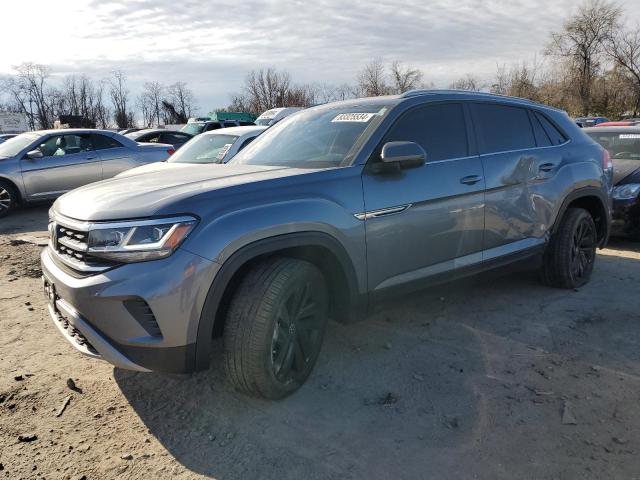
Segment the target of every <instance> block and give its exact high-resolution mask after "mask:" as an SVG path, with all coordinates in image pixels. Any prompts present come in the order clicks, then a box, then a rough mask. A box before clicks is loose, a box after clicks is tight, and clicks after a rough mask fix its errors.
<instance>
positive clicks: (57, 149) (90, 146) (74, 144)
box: [0, 129, 175, 217]
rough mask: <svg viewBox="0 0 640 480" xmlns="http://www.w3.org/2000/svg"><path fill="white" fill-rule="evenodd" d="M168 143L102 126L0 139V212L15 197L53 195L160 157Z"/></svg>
mask: <svg viewBox="0 0 640 480" xmlns="http://www.w3.org/2000/svg"><path fill="white" fill-rule="evenodd" d="M174 151H175V150H174V148H173V146H171V145H166V144H158V143H157V144H139V143H137V142H135V141H133V140H131V139H129V138H127V137H125V136H123V135H119V134H117V133H115V132H110V131H107V130H93V129H67V130H41V131H38V132H28V133H23V134H21V135H18V136H17V137H14V138H11V139H9V140H7V141H6V142H4V143H2V144H0V217H3V216H5V215H7V214H8V213H9V212H10V211H11V210H12V209H13V208H15V206H16V205H17V204H18V203H20V202H33V201H39V200H47V199H52V198H55V197H58V196H60V195H62V194H63V193H65V192H68V191H69V190H73V189H74V188H77V187H80V186H82V185H86V184H87V183H91V182H97V181H99V180H103V179H106V178H111V177H113V176H114V175H116V174H118V173H120V172H122V171H124V170H128V169H130V168H133V167H137V166H139V165H143V164H146V163H152V162H159V161H162V160H166V159H167V158H168V157H169V156H170V155H171V154H172V153H173V152H174Z"/></svg>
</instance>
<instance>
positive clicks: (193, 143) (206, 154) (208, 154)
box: [167, 133, 238, 163]
mask: <svg viewBox="0 0 640 480" xmlns="http://www.w3.org/2000/svg"><path fill="white" fill-rule="evenodd" d="M237 139H238V136H237V135H221V134H216V133H212V134H208V133H205V134H204V135H199V136H197V137H195V138H194V139H192V140H189V141H188V142H187V143H185V144H184V145H183V146H182V148H180V150H178V151H177V152H176V153H174V154H173V155H171V156H170V157H169V159H168V160H167V162H168V163H221V162H222V160H223V159H224V155H225V154H226V153H227V151H228V150H229V149H230V148H231V145H233V143H234V142H235V141H236V140H237Z"/></svg>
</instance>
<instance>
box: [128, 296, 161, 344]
mask: <svg viewBox="0 0 640 480" xmlns="http://www.w3.org/2000/svg"><path fill="white" fill-rule="evenodd" d="M122 303H123V304H124V307H125V308H126V309H127V311H128V312H129V313H130V314H131V316H132V317H133V318H135V319H136V321H137V322H138V323H139V324H140V325H141V326H142V328H144V329H145V330H146V331H147V333H148V334H149V335H151V336H154V337H161V336H162V332H161V331H160V327H159V326H158V322H157V321H156V317H155V315H154V314H153V312H152V311H151V307H150V306H149V304H148V303H147V302H145V301H144V300H143V299H141V298H135V299H132V300H125V301H124V302H122Z"/></svg>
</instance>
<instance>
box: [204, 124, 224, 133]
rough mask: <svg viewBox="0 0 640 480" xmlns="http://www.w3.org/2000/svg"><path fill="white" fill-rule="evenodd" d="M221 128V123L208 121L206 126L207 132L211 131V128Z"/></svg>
mask: <svg viewBox="0 0 640 480" xmlns="http://www.w3.org/2000/svg"><path fill="white" fill-rule="evenodd" d="M219 128H220V124H219V123H208V124H207V125H206V127H205V128H204V131H205V132H209V131H211V130H217V129H219Z"/></svg>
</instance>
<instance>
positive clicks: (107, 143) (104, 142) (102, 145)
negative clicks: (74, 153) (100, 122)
mask: <svg viewBox="0 0 640 480" xmlns="http://www.w3.org/2000/svg"><path fill="white" fill-rule="evenodd" d="M91 141H92V142H93V148H95V149H96V150H106V149H108V148H120V147H122V144H121V143H120V142H119V141H117V140H116V139H115V138H112V137H107V136H106V135H98V134H96V133H94V134H93V135H91Z"/></svg>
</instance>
